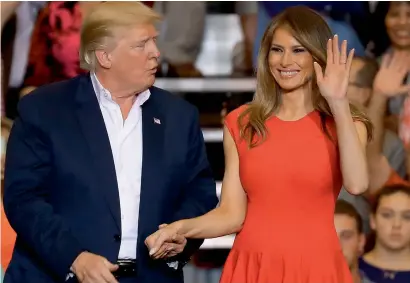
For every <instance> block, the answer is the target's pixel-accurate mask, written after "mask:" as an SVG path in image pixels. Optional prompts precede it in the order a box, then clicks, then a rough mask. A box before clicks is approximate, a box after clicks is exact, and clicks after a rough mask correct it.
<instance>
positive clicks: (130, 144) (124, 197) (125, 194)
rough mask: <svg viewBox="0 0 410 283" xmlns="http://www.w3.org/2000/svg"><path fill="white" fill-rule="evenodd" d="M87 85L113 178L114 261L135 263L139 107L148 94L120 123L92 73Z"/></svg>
mask: <svg viewBox="0 0 410 283" xmlns="http://www.w3.org/2000/svg"><path fill="white" fill-rule="evenodd" d="M91 81H92V84H93V87H94V91H95V93H96V95H97V99H98V103H99V106H100V109H101V113H102V116H103V118H104V123H105V127H106V129H107V133H108V137H109V140H110V144H111V150H112V155H113V157H114V164H115V172H116V175H117V183H118V190H119V195H120V205H121V246H120V252H119V255H118V258H120V259H126V258H127V259H136V258H137V255H136V252H137V238H138V215H139V206H140V194H141V171H142V121H141V119H142V110H141V105H142V104H144V102H145V101H147V100H148V99H149V97H150V95H151V93H150V91H149V90H146V91H144V92H142V93H140V94H139V95H138V96H136V98H135V101H134V104H133V105H132V108H131V110H130V112H129V114H128V117H127V118H126V119H125V120H124V119H123V117H122V114H121V110H120V106H119V105H118V104H117V103H116V102H115V101H114V100H113V99H112V97H111V94H110V92H109V91H108V90H107V89H105V88H104V87H103V86H102V85H101V83H100V82H99V81H98V79H97V76H96V75H95V74H94V73H92V74H91Z"/></svg>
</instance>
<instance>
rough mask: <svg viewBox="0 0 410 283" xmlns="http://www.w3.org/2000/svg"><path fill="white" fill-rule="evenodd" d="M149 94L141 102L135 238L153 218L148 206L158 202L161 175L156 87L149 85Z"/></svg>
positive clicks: (161, 136) (162, 130)
mask: <svg viewBox="0 0 410 283" xmlns="http://www.w3.org/2000/svg"><path fill="white" fill-rule="evenodd" d="M150 91H151V96H150V98H149V99H148V100H147V101H146V102H145V103H144V104H143V106H142V141H143V143H142V145H143V154H142V175H141V195H140V210H139V224H138V242H139V243H141V241H142V242H143V241H144V240H145V238H144V236H145V235H144V231H145V228H146V227H149V226H150V223H148V221H150V220H151V221H152V220H154V219H155V218H156V216H155V215H153V214H152V210H153V209H155V208H154V207H156V206H157V205H158V194H161V192H160V190H161V183H160V180H162V179H163V174H162V170H163V162H162V158H163V150H164V146H165V145H164V136H165V128H166V120H165V117H164V115H163V113H162V111H161V107H160V106H161V102H160V101H159V98H158V97H157V96H156V90H155V89H150Z"/></svg>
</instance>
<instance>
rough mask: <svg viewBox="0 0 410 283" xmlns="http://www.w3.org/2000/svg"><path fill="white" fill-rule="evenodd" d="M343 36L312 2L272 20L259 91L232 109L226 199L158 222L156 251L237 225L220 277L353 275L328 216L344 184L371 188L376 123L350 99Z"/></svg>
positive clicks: (335, 278)
mask: <svg viewBox="0 0 410 283" xmlns="http://www.w3.org/2000/svg"><path fill="white" fill-rule="evenodd" d="M341 46H342V47H341V49H339V42H338V36H336V35H335V36H332V33H331V30H330V29H329V27H328V25H327V24H326V22H325V20H324V19H323V18H322V17H321V16H320V15H319V14H318V13H317V12H315V11H313V10H311V9H308V8H306V7H301V6H296V7H291V8H288V9H286V10H285V11H283V12H282V13H281V14H280V15H279V16H278V17H277V18H275V20H274V21H272V22H271V24H270V25H269V26H268V28H267V30H266V32H265V35H264V37H263V40H262V43H261V49H260V54H259V57H258V62H259V65H258V71H257V90H256V94H255V96H254V99H253V101H252V102H251V103H249V104H247V105H243V106H241V107H239V108H237V109H235V110H234V111H232V112H230V114H229V115H228V116H227V117H226V121H225V127H224V142H223V143H224V150H225V164H226V166H225V174H224V178H223V184H222V193H221V201H220V205H219V206H218V207H217V208H216V209H214V210H212V211H211V212H209V213H207V214H205V215H203V216H200V217H197V218H191V219H184V220H181V221H176V222H173V223H172V224H168V225H161V227H159V230H158V231H157V232H155V233H154V234H152V235H150V236H149V237H148V238H147V239H146V245H147V246H148V247H149V249H150V254H151V256H152V257H153V258H154V259H160V258H162V257H166V250H167V248H168V245H167V244H166V243H165V242H164V241H168V240H169V239H172V238H174V237H175V236H177V235H183V236H184V237H186V238H200V239H203V238H214V237H219V236H223V235H229V234H233V233H237V232H239V233H238V234H237V236H236V238H235V242H234V245H233V247H232V250H231V252H230V255H229V257H228V259H227V261H226V263H225V266H224V270H223V273H222V277H221V281H220V282H222V283H229V282H261V283H262V282H294V283H297V282H305V283H306V282H307V283H317V282H326V283H331V282H334V283H340V282H345V283H348V282H352V277H351V273H350V271H349V268H348V266H347V264H346V260H345V258H344V256H343V254H342V252H341V250H340V246H339V245H340V244H339V242H338V241H337V239H335V237H334V236H335V233H334V224H333V223H331V222H329V221H328V220H329V219H332V218H333V214H334V206H335V199H336V196H337V195H338V194H339V192H340V188H341V186H342V184H344V185H345V187H346V189H347V190H348V191H349V192H350V193H352V194H362V193H364V192H365V191H366V190H367V187H368V172H367V164H366V155H365V151H366V145H367V140H368V139H370V138H371V136H372V126H371V123H370V122H369V120H368V119H367V117H366V115H364V114H363V113H362V112H361V111H359V110H358V109H357V108H355V107H354V106H350V105H349V101H348V99H347V97H346V92H347V87H348V78H349V72H350V66H351V61H352V60H353V55H354V51H350V52H348V51H347V42H346V41H343V43H342V45H341ZM324 69H325V70H324ZM322 70H324V72H325V75H323V71H322ZM306 145H309V149H307V148H306ZM301 188H303V189H301ZM267 220H269V221H268V222H269V223H267ZM270 223H274V225H270ZM306 243H309V244H308V245H307V244H306Z"/></svg>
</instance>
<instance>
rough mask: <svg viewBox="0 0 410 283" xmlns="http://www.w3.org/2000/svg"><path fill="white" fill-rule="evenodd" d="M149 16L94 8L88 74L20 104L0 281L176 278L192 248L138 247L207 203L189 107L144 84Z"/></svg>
mask: <svg viewBox="0 0 410 283" xmlns="http://www.w3.org/2000/svg"><path fill="white" fill-rule="evenodd" d="M158 19H159V17H158V15H157V14H155V13H154V12H153V11H152V10H151V9H150V8H148V7H146V6H144V5H143V4H141V3H139V2H134V1H132V2H105V3H102V4H100V5H98V6H97V7H96V8H95V10H94V11H93V12H91V13H89V14H88V15H87V16H86V17H85V19H84V21H83V29H82V34H81V47H80V60H81V63H82V66H84V67H85V68H87V69H89V70H90V73H89V74H87V75H81V76H79V77H76V78H74V79H71V80H68V81H64V82H59V83H54V84H51V85H47V86H44V87H40V88H38V89H36V90H35V91H34V92H33V93H31V94H29V95H27V96H26V97H24V98H23V99H22V100H21V102H20V104H19V118H18V119H16V121H15V123H14V126H13V129H12V131H11V134H10V138H9V143H8V148H7V156H6V170H5V192H4V207H5V212H6V215H7V217H8V220H9V222H10V224H11V226H12V227H13V229H14V230H15V231H16V233H17V240H16V245H15V249H14V252H13V257H12V260H11V262H10V265H9V267H8V269H7V271H6V274H5V277H4V283H28V282H30V283H57V282H81V283H105V282H107V283H108V282H109V283H112V282H120V283H124V282H129V283H131V282H135V283H137V282H138V283H152V282H161V283H168V282H169V283H173V282H175V283H176V282H179V283H180V282H182V281H183V274H182V267H183V265H184V264H185V262H186V261H187V260H188V259H189V257H190V256H191V255H192V253H193V252H194V251H195V250H196V249H198V248H199V246H200V245H201V243H202V242H201V241H191V240H189V241H188V242H187V241H186V239H184V238H176V239H174V241H173V242H172V243H169V247H170V250H169V251H168V252H169V255H170V257H169V258H168V259H167V260H153V259H151V258H150V256H149V253H148V250H147V248H146V246H145V244H144V240H145V238H146V237H147V236H149V235H150V234H152V233H153V232H155V231H156V230H157V229H158V225H160V224H162V223H171V222H173V221H175V220H178V219H182V218H191V217H195V216H199V215H202V214H204V213H206V212H208V211H209V210H211V209H212V208H214V207H215V206H216V204H217V197H216V191H215V182H214V180H213V178H212V172H211V170H210V167H209V163H208V160H207V157H206V152H205V146H204V140H203V137H202V133H201V130H200V127H199V122H198V111H197V110H196V108H194V107H193V106H191V105H190V104H188V103H187V102H185V101H184V100H182V99H179V98H177V97H174V96H173V95H172V94H170V93H168V92H166V91H164V90H161V89H159V88H156V87H153V86H152V85H153V84H154V81H155V72H156V68H157V66H158V63H157V60H158V57H159V52H158V49H157V47H156V44H155V41H156V36H157V32H156V30H155V28H154V23H155V21H157V20H158Z"/></svg>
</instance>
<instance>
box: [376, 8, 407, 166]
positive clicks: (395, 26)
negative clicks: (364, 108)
mask: <svg viewBox="0 0 410 283" xmlns="http://www.w3.org/2000/svg"><path fill="white" fill-rule="evenodd" d="M374 18H375V20H374V21H373V24H372V25H373V27H374V28H373V29H372V31H374V33H375V34H374V35H373V37H374V44H375V54H376V55H383V54H388V53H394V52H405V53H410V2H409V1H385V2H383V1H381V2H378V3H377V6H376V10H375V12H374ZM379 61H380V62H381V58H380V59H379ZM402 79H403V82H407V83H408V84H409V83H410V71H408V72H407V73H406V75H405V76H404V78H402ZM406 98H407V99H406ZM388 110H389V112H388V115H389V117H388V120H387V121H386V122H387V126H388V127H389V128H390V129H392V130H393V131H395V132H398V133H399V135H400V137H401V138H402V140H403V142H404V144H405V146H406V150H407V151H408V152H409V150H410V149H409V147H410V145H409V143H410V98H408V96H406V95H405V94H404V93H401V94H397V95H396V96H395V97H391V98H390V99H389V103H388ZM408 155H409V153H408ZM407 161H408V162H409V164H408V169H409V170H410V158H409V157H408V158H407Z"/></svg>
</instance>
